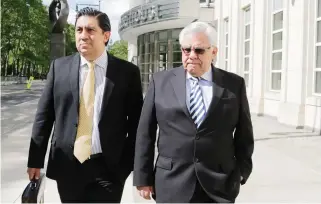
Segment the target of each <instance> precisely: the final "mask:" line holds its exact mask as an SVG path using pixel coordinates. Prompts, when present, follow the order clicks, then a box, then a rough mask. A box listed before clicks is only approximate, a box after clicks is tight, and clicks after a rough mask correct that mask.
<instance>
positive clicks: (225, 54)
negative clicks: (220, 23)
mask: <svg viewBox="0 0 321 204" xmlns="http://www.w3.org/2000/svg"><path fill="white" fill-rule="evenodd" d="M228 24H229V20H228V18H226V19H224V37H225V39H224V42H225V46H224V49H225V50H224V62H225V65H224V69H225V70H228V44H229V40H228V35H229V34H228V30H229V29H228Z"/></svg>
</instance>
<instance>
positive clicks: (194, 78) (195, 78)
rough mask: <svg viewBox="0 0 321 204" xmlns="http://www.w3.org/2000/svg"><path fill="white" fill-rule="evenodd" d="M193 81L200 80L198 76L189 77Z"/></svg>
mask: <svg viewBox="0 0 321 204" xmlns="http://www.w3.org/2000/svg"><path fill="white" fill-rule="evenodd" d="M190 79H191V80H192V81H193V82H198V81H199V80H200V78H199V77H191V78H190Z"/></svg>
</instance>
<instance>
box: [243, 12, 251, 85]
mask: <svg viewBox="0 0 321 204" xmlns="http://www.w3.org/2000/svg"><path fill="white" fill-rule="evenodd" d="M250 47H251V8H250V7H248V8H246V9H244V49H243V59H244V60H243V77H244V80H245V84H246V87H248V86H249V78H250V56H251V49H250Z"/></svg>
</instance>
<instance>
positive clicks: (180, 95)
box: [171, 66, 191, 118]
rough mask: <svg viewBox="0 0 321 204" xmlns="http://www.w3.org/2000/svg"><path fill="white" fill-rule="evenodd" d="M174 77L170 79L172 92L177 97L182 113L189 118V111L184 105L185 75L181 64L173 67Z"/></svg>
mask: <svg viewBox="0 0 321 204" xmlns="http://www.w3.org/2000/svg"><path fill="white" fill-rule="evenodd" d="M173 73H174V75H175V76H174V77H172V79H171V83H172V86H173V89H174V92H175V94H176V97H177V99H178V102H179V103H180V105H181V107H182V109H183V111H184V113H185V114H186V116H187V117H188V118H191V116H190V114H189V111H188V109H187V106H186V76H185V70H184V68H183V66H181V67H178V68H175V70H174V72H173Z"/></svg>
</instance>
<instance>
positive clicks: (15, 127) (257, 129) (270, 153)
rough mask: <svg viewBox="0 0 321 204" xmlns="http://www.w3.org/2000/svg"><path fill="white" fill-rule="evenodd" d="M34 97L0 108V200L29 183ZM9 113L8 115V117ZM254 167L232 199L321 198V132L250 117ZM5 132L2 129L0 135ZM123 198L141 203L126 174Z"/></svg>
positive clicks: (14, 198)
mask: <svg viewBox="0 0 321 204" xmlns="http://www.w3.org/2000/svg"><path fill="white" fill-rule="evenodd" d="M36 105H37V99H36V100H31V101H27V102H23V103H20V104H17V105H12V106H8V107H2V108H1V112H2V116H5V117H4V118H3V117H2V118H1V122H2V125H1V129H2V130H3V129H5V130H6V131H5V132H2V136H1V140H2V141H1V153H2V154H1V159H2V161H1V202H6V203H20V199H21V198H20V196H21V193H22V191H23V189H24V187H25V186H26V184H27V183H28V178H27V174H26V163H27V156H28V149H29V140H30V133H31V127H32V121H33V118H34V113H35V110H36ZM9 116H10V117H9ZM252 120H253V126H254V133H255V141H256V142H255V150H254V155H253V164H254V169H253V173H252V175H251V177H250V179H249V180H248V182H247V184H246V185H244V186H242V188H241V192H240V195H239V197H238V199H237V202H321V196H320V195H321V194H320V193H321V157H320V155H321V148H320V146H321V136H320V135H318V134H317V133H313V132H311V131H308V130H297V129H295V128H292V127H288V126H284V125H281V124H279V123H278V122H277V121H276V120H274V119H272V118H268V117H257V116H253V117H252ZM3 133H5V134H3ZM45 201H46V202H50V203H59V201H60V200H59V196H58V192H57V189H56V184H55V182H54V181H52V180H50V179H47V185H46V190H45ZM122 202H123V203H124V202H125V203H131V202H140V203H141V202H146V201H144V200H142V199H141V198H140V197H139V196H138V194H137V192H136V190H135V188H134V187H132V177H131V176H130V177H129V178H128V179H127V182H126V186H125V189H124V194H123V199H122Z"/></svg>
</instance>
